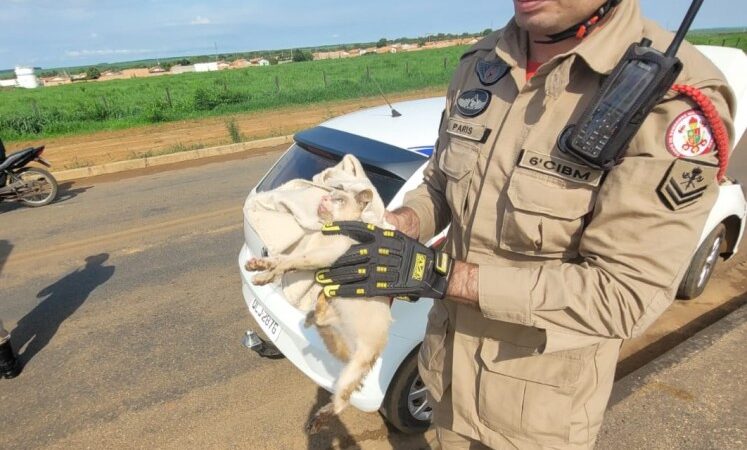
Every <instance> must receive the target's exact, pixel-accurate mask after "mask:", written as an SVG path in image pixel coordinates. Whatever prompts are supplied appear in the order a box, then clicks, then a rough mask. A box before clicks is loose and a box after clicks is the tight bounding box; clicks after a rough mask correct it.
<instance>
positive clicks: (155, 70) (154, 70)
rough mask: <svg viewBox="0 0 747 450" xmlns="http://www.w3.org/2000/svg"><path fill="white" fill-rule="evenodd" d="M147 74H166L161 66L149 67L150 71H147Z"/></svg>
mask: <svg viewBox="0 0 747 450" xmlns="http://www.w3.org/2000/svg"><path fill="white" fill-rule="evenodd" d="M148 73H153V74H155V73H166V69H164V68H163V67H161V66H154V67H151V68H150V69H148Z"/></svg>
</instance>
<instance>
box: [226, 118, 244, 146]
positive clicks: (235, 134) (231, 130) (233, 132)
mask: <svg viewBox="0 0 747 450" xmlns="http://www.w3.org/2000/svg"><path fill="white" fill-rule="evenodd" d="M226 129H228V135H229V136H231V142H233V143H234V144H238V143H240V142H244V136H242V134H241V131H240V130H239V124H237V123H236V119H231V120H229V121H228V122H226Z"/></svg>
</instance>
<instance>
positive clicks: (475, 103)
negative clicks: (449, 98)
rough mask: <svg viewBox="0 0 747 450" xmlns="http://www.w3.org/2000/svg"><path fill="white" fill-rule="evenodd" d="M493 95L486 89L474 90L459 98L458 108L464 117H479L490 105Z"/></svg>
mask: <svg viewBox="0 0 747 450" xmlns="http://www.w3.org/2000/svg"><path fill="white" fill-rule="evenodd" d="M491 97H492V94H491V93H490V91H486V90H485V89H472V90H470V91H466V92H463V93H462V95H460V96H459V98H457V101H456V107H457V111H459V114H461V115H462V116H464V117H477V116H479V115H480V114H482V113H483V112H484V111H485V110H486V109H488V106H489V105H490V99H491Z"/></svg>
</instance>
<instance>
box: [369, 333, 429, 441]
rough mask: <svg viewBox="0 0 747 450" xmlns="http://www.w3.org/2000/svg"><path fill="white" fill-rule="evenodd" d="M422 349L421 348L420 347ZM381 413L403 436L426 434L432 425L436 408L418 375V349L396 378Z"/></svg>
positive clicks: (407, 360)
mask: <svg viewBox="0 0 747 450" xmlns="http://www.w3.org/2000/svg"><path fill="white" fill-rule="evenodd" d="M418 349H419V347H418ZM381 413H382V414H383V415H384V417H385V418H386V419H387V420H388V421H389V423H391V424H392V425H393V426H394V427H395V428H397V429H398V430H399V431H401V432H403V433H422V432H423V431H425V430H427V429H428V427H430V425H431V415H432V409H431V406H430V404H429V403H428V397H427V396H426V387H425V383H423V380H422V378H420V374H419V373H418V350H417V349H416V350H415V351H414V352H412V353H411V354H410V356H408V357H407V359H405V361H404V362H403V363H402V365H401V366H400V367H399V369H398V370H397V373H396V374H395V375H394V378H393V379H392V382H391V383H390V384H389V390H388V391H387V393H386V396H385V397H384V403H383V404H382V406H381Z"/></svg>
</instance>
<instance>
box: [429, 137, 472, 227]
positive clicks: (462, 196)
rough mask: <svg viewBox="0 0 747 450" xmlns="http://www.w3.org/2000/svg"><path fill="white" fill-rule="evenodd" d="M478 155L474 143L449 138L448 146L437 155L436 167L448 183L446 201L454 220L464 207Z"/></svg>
mask: <svg viewBox="0 0 747 450" xmlns="http://www.w3.org/2000/svg"><path fill="white" fill-rule="evenodd" d="M478 153H479V147H478V145H477V144H475V143H474V142H470V141H468V140H466V139H463V138H459V137H454V136H450V137H449V142H448V144H447V145H446V146H445V147H444V149H443V150H442V151H441V154H440V155H439V158H438V167H439V168H440V169H441V171H442V172H443V173H444V174H445V175H446V178H447V181H448V182H447V183H446V192H445V194H446V199H447V200H448V201H449V204H450V205H451V207H452V208H453V210H454V213H455V214H454V217H455V218H460V217H461V216H462V213H463V212H464V209H465V207H466V200H467V192H468V191H469V184H470V182H471V179H472V177H471V174H472V172H473V171H474V170H475V164H476V163H477V155H478Z"/></svg>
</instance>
